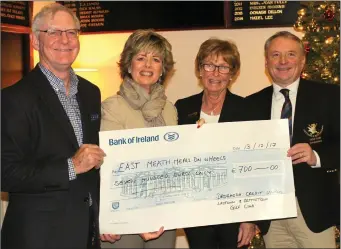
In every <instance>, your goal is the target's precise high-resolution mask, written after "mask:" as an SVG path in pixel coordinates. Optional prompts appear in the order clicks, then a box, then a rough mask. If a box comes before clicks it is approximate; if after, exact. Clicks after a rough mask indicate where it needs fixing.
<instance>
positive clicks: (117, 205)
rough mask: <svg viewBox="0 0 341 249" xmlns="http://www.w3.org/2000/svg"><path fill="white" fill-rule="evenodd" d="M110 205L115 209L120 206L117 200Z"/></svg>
mask: <svg viewBox="0 0 341 249" xmlns="http://www.w3.org/2000/svg"><path fill="white" fill-rule="evenodd" d="M111 207H112V209H114V210H117V209H118V208H119V207H120V203H119V202H118V201H114V202H112V203H111Z"/></svg>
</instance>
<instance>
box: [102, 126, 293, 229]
mask: <svg viewBox="0 0 341 249" xmlns="http://www.w3.org/2000/svg"><path fill="white" fill-rule="evenodd" d="M100 147H101V148H102V149H103V150H104V152H105V153H106V157H105V159H104V163H103V165H102V166H101V198H100V200H101V201H100V217H99V221H100V232H101V233H113V234H132V233H141V232H150V231H157V230H158V229H159V228H160V227H161V226H164V227H165V229H166V230H167V229H174V228H183V227H193V226H203V225H211V224H221V223H232V222H242V221H252V220H264V219H276V218H286V217H295V216H296V203H295V189H294V181H293V173H292V164H291V160H290V158H288V157H287V150H288V149H289V129H288V121H287V120H267V121H248V122H230V123H218V124H205V125H203V126H202V127H201V128H200V129H197V128H196V125H182V126H168V127H157V128H143V129H133V130H117V131H104V132H100Z"/></svg>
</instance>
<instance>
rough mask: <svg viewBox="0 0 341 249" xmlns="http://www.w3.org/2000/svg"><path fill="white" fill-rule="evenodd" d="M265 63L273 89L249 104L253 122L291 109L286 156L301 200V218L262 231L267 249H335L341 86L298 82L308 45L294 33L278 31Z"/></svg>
mask: <svg viewBox="0 0 341 249" xmlns="http://www.w3.org/2000/svg"><path fill="white" fill-rule="evenodd" d="M265 60H266V63H265V65H266V68H267V70H268V72H269V75H270V76H271V79H272V81H273V85H272V86H269V87H267V88H265V89H263V90H261V91H259V92H257V93H255V94H252V95H250V96H248V97H247V98H246V102H247V104H248V106H249V108H250V113H251V114H250V118H251V119H253V120H265V119H278V118H281V117H282V118H285V115H287V114H288V113H289V111H290V115H289V116H286V118H288V123H289V129H290V128H292V129H291V130H290V132H291V144H292V145H291V148H290V149H289V151H288V156H290V157H291V159H292V164H293V172H294V182H295V190H296V199H297V203H296V204H297V218H290V219H283V220H275V221H271V225H270V227H269V226H268V227H265V228H264V227H263V231H262V232H263V234H265V236H264V240H265V244H266V247H267V248H335V246H336V245H335V233H334V227H333V226H335V225H337V224H338V223H339V220H340V199H339V198H340V186H339V182H338V172H337V171H338V170H339V169H340V88H339V86H336V85H327V84H323V83H316V82H312V81H308V80H304V79H300V74H301V72H302V70H303V68H304V65H305V60H306V59H305V51H304V46H303V44H302V41H301V40H300V39H299V38H298V37H296V36H295V35H293V34H291V33H290V32H287V31H283V32H278V33H276V34H275V35H273V36H272V37H270V38H269V39H268V40H267V41H266V43H265ZM282 89H288V90H289V91H287V90H282ZM286 94H288V95H286ZM273 208H276V207H273ZM281 208H284V207H281Z"/></svg>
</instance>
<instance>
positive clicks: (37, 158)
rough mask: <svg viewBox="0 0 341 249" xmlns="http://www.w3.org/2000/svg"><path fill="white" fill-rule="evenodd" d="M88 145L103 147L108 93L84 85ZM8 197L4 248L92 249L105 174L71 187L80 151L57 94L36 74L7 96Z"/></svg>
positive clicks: (81, 100)
mask: <svg viewBox="0 0 341 249" xmlns="http://www.w3.org/2000/svg"><path fill="white" fill-rule="evenodd" d="M77 100H78V104H79V108H80V112H81V120H82V128H83V143H84V144H87V143H91V144H98V142H99V138H98V132H99V129H100V113H101V111H100V104H101V103H100V101H101V97H100V91H99V89H98V87H96V86H95V85H93V84H91V83H90V82H89V81H87V80H85V79H83V78H81V77H79V85H78V93H77ZM1 103H2V112H1V125H2V127H1V138H2V139H1V166H2V167H1V191H5V192H9V205H8V208H7V212H6V215H5V219H4V222H3V225H2V236H1V238H2V246H3V248H86V246H87V237H88V227H89V215H90V213H89V210H90V209H89V203H88V201H89V198H88V196H89V193H91V196H92V200H93V207H94V208H95V210H96V207H97V205H98V199H99V171H98V170H95V169H93V170H91V171H89V172H87V173H84V174H80V175H77V179H75V180H73V181H69V175H68V164H67V158H71V157H72V156H73V155H74V154H75V152H76V151H77V150H78V148H79V146H78V143H77V139H76V136H75V134H74V131H73V128H72V125H71V123H70V121H69V118H68V116H67V115H66V113H65V111H64V109H63V106H62V105H61V103H60V101H59V99H58V96H57V94H56V93H55V92H54V90H53V88H52V86H51V85H50V83H49V81H48V80H47V78H46V76H45V75H44V74H43V73H42V72H41V70H40V68H39V66H36V67H35V68H34V69H33V70H32V71H31V72H30V73H29V74H28V75H27V76H25V77H24V78H23V79H22V80H20V81H19V82H18V83H16V84H14V85H13V86H11V87H8V88H5V89H4V90H2V96H1Z"/></svg>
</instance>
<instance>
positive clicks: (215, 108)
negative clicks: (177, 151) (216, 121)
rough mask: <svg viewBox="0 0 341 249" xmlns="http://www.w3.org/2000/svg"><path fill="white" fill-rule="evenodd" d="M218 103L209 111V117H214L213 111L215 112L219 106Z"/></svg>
mask: <svg viewBox="0 0 341 249" xmlns="http://www.w3.org/2000/svg"><path fill="white" fill-rule="evenodd" d="M220 103H221V102H220ZM220 103H218V104H217V105H216V107H214V108H213V109H212V110H211V112H210V115H211V116H213V115H214V111H215V110H217V108H218V107H219V106H220Z"/></svg>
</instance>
